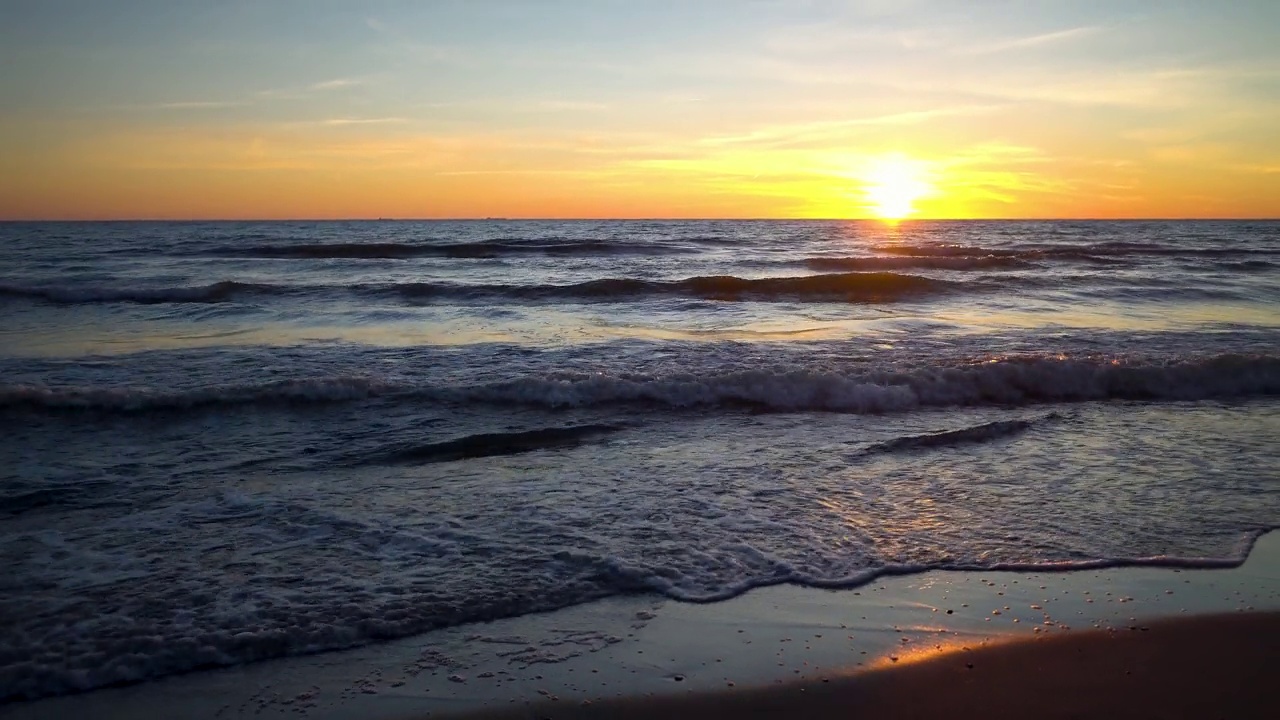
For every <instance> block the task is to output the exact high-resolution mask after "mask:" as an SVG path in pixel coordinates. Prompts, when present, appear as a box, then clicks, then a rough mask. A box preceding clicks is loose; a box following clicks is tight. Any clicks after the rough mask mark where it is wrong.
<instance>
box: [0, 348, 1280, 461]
mask: <svg viewBox="0 0 1280 720" xmlns="http://www.w3.org/2000/svg"><path fill="white" fill-rule="evenodd" d="M1277 394H1280V357H1278V356H1272V355H1235V354H1230V355H1216V356H1211V357H1204V358H1198V359H1186V360H1182V361H1179V362H1167V363H1137V362H1125V361H1121V360H1118V359H1109V358H1106V357H1099V358H1082V359H1070V358H1068V359H1061V358H1058V357H1052V358H1049V357H1030V358H1002V359H994V360H990V361H987V362H979V363H972V364H964V365H936V366H923V367H917V368H913V369H907V370H896V371H890V370H876V369H861V368H859V369H856V370H852V371H848V372H838V371H831V370H810V369H797V370H787V371H779V370H742V371H732V372H715V371H707V372H704V373H681V374H669V375H653V376H624V375H609V374H604V373H582V374H578V375H566V374H563V373H558V374H555V375H529V376H525V377H521V378H517V379H513V380H508V381H500V382H495V383H485V384H476V385H454V386H436V385H423V384H413V383H407V382H393V381H389V380H380V379H377V378H371V377H364V376H335V377H321V378H307V379H296V380H285V381H278V382H271V383H260V384H244V385H223V386H211V387H203V388H196V389H192V390H185V391H179V390H173V391H165V390H155V389H150V388H127V387H114V388H101V387H45V386H39V385H0V409H4V408H9V409H27V410H45V411H75V410H92V411H102V412H118V413H137V412H147V411H177V410H186V409H193V408H200V407H203V406H210V405H271V404H292V403H332V402H348V401H356V400H365V399H369V398H398V399H413V400H415V401H428V402H438V403H462V404H474V403H486V404H493V405H500V406H511V405H518V406H534V407H544V408H550V409H559V408H585V407H610V406H628V405H631V406H634V405H640V406H644V405H648V406H654V407H658V408H669V409H686V408H716V407H720V408H759V409H764V410H772V411H788V412H790V411H831V412H846V413H885V412H898V411H905V410H912V409H915V408H921V407H961V406H983V405H1009V406H1022V405H1035V404H1041V403H1066V402H1083V401H1092V400H1203V399H1212V398H1234V397H1250V396H1270V395H1277ZM953 439H954V438H953ZM430 447H431V446H427V448H428V449H427V450H424V452H426V453H427V454H428V455H429V454H430V453H431V452H440V453H443V454H447V453H448V452H455V451H457V449H456V448H455V449H452V450H451V449H449V448H435V450H431V449H430ZM409 452H412V450H409Z"/></svg>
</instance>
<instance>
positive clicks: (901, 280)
mask: <svg viewBox="0 0 1280 720" xmlns="http://www.w3.org/2000/svg"><path fill="white" fill-rule="evenodd" d="M955 287H960V283H954V282H948V281H945V280H933V279H930V278H925V277H918V276H915V275H900V274H897V273H891V272H877V273H837V274H828V275H806V276H799V277H773V278H755V279H753V278H740V277H734V276H731V275H721V276H714V277H695V278H689V279H686V280H667V281H662V280H635V279H628V278H608V279H603V280H590V281H587V282H581V283H573V284H569V285H450V284H439V283H406V284H402V285H396V286H393V289H394V290H395V291H396V292H399V293H400V294H402V295H404V296H406V297H409V298H422V299H429V298H464V299H465V298H475V299H482V298H488V297H506V298H519V299H525V300H537V299H559V300H623V299H628V298H643V297H654V296H664V295H667V296H677V297H691V298H701V299H705V300H784V299H790V300H798V301H815V302H821V301H829V300H843V301H846V302H892V301H895V300H901V299H904V298H907V297H912V296H919V295H925V294H930V293H937V292H942V291H945V290H947V289H950V288H955Z"/></svg>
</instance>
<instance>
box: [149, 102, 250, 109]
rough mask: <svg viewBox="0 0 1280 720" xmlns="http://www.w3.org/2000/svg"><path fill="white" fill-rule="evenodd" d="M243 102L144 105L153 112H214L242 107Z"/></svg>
mask: <svg viewBox="0 0 1280 720" xmlns="http://www.w3.org/2000/svg"><path fill="white" fill-rule="evenodd" d="M243 105H244V103H243V102H240V101H231V100H182V101H178V102H164V103H157V104H155V105H146V106H143V107H146V108H148V109H154V110H216V109H219V108H230V107H242V106H243Z"/></svg>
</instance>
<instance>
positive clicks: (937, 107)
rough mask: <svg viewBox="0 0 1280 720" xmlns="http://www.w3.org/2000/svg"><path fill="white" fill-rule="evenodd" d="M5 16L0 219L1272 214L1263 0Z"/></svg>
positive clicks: (482, 2) (512, 1)
mask: <svg viewBox="0 0 1280 720" xmlns="http://www.w3.org/2000/svg"><path fill="white" fill-rule="evenodd" d="M0 18H2V22H0V67H3V68H4V71H3V72H2V73H0V219H109V218H120V219H125V218H163V219H183V218H367V217H375V218H376V217H396V218H431V217H450V218H460V217H491V216H502V217H557V218H568V217H592V218H599V217H617V218H624V217H654V218H659V217H670V218H676V217H701V218H717V217H743V218H755V217H787V218H806V217H822V218H860V217H874V216H889V215H898V216H911V217H920V218H1003V217H1035V218H1057V217H1092V218H1110V217H1179V218H1181V217H1277V216H1280V130H1277V128H1280V2H1276V0H1221V1H1220V2H1205V1H1203V0H1111V1H1107V2H1095V1H1093V0H1022V1H1019V2H1015V1H1012V0H1001V1H996V0H975V1H973V2H959V1H958V0H956V1H953V0H413V1H411V0H365V1H362V2H355V1H350V2H344V1H340V0H199V1H191V0H111V1H110V2H107V1H105V0H0Z"/></svg>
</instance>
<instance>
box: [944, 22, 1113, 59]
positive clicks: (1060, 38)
mask: <svg viewBox="0 0 1280 720" xmlns="http://www.w3.org/2000/svg"><path fill="white" fill-rule="evenodd" d="M1100 32H1102V28H1100V27H1097V26H1087V27H1074V28H1067V29H1065V30H1055V31H1053V32H1046V33H1039V34H1036V35H1027V36H1024V37H1017V38H1010V39H1006V40H996V41H992V42H989V43H986V44H982V45H973V46H970V47H964V48H959V49H958V52H959V54H962V55H990V54H995V53H1002V52H1008V51H1011V50H1026V49H1029V48H1038V47H1043V46H1046V45H1057V44H1059V43H1063V42H1066V41H1070V40H1078V39H1080V38H1083V37H1088V36H1091V35H1096V34H1098V33H1100Z"/></svg>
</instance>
